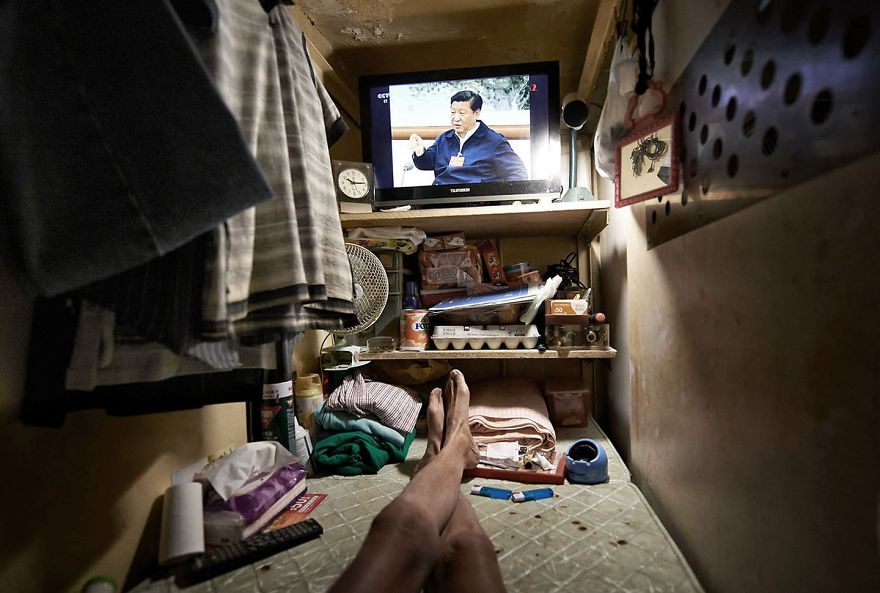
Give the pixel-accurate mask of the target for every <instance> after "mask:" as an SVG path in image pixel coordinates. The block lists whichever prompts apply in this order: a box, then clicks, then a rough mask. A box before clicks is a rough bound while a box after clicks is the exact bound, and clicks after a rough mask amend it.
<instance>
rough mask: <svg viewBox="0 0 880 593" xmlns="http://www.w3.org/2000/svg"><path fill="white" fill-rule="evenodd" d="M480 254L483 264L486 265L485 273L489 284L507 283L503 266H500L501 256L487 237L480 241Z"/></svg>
mask: <svg viewBox="0 0 880 593" xmlns="http://www.w3.org/2000/svg"><path fill="white" fill-rule="evenodd" d="M479 250H480V255H482V256H483V264H485V266H486V275H487V276H488V277H489V282H490V283H491V284H507V277H506V276H505V275H504V268H503V267H502V266H501V257H500V256H499V255H498V249H497V248H496V247H495V244H494V243H493V242H492V241H489V240H488V239H487V240H485V241H483V242H482V243H480V246H479Z"/></svg>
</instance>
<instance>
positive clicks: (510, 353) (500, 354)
mask: <svg viewBox="0 0 880 593" xmlns="http://www.w3.org/2000/svg"><path fill="white" fill-rule="evenodd" d="M616 356H617V350H615V349H614V348H609V349H607V350H545V351H544V352H539V351H538V350H537V349H534V348H523V349H516V350H503V349H499V350H469V349H464V350H453V349H448V350H424V351H421V352H409V351H406V352H402V351H396V352H362V353H361V360H427V359H445V360H452V359H459V358H541V359H544V360H549V359H554V360H559V359H564V358H565V359H575V358H614V357H616Z"/></svg>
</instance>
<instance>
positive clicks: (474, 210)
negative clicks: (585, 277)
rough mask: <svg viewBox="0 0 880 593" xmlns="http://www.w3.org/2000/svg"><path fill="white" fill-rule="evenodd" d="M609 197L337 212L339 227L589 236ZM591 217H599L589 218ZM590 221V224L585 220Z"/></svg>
mask: <svg viewBox="0 0 880 593" xmlns="http://www.w3.org/2000/svg"><path fill="white" fill-rule="evenodd" d="M610 206H611V203H610V202H609V201H608V200H589V201H586V202H563V203H557V204H552V203H551V204H519V205H514V206H474V207H470V208H429V209H425V210H406V211H399V212H371V213H365V214H340V215H339V217H340V219H341V221H342V228H344V229H351V228H356V227H378V226H412V227H416V228H419V229H421V230H423V231H425V232H426V233H429V234H430V233H444V232H452V231H463V232H464V234H465V236H467V237H468V238H472V237H473V238H496V237H540V236H545V235H549V236H554V235H555V236H584V235H586V236H588V238H592V237H593V236H595V235H596V233H598V232H599V231H601V230H602V228H604V227H605V225H606V224H607V216H608V208H609V207H610ZM591 217H593V218H595V219H598V220H593V221H591V220H590V219H591ZM588 222H589V224H588Z"/></svg>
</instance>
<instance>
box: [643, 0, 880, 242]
mask: <svg viewBox="0 0 880 593" xmlns="http://www.w3.org/2000/svg"><path fill="white" fill-rule="evenodd" d="M878 15H880V3H878V2H875V1H871V2H865V1H864V0H861V1H858V2H856V1H853V0H843V1H836V2H828V1H825V0H812V1H810V0H807V1H803V0H785V1H782V0H733V2H732V3H731V5H730V6H729V7H728V9H727V11H726V12H725V13H724V15H723V16H722V17H721V19H720V20H719V21H718V23H717V24H716V26H715V28H714V29H713V30H712V32H711V33H710V34H709V36H708V37H707V39H706V41H705V42H704V43H703V45H702V46H701V47H700V49H699V51H698V52H697V54H696V55H695V56H694V59H693V60H692V62H691V63H690V64H689V65H688V67H687V68H686V69H685V71H684V72H683V74H682V76H681V78H680V79H679V80H678V81H677V82H676V84H675V85H674V87H673V89H672V90H671V92H670V99H671V101H670V105H672V106H678V110H679V114H680V115H681V117H682V138H683V150H682V152H681V155H682V156H681V161H682V180H683V190H682V193H681V195H678V194H672V195H671V196H667V197H666V198H661V199H656V200H651V201H650V202H648V204H647V209H646V212H647V217H648V219H647V229H648V247H649V248H650V247H654V246H657V245H659V244H661V243H663V242H665V241H668V240H670V239H672V238H674V237H677V236H680V235H682V234H684V233H687V232H689V231H691V230H693V229H695V228H698V227H700V226H703V225H705V224H708V223H709V222H712V221H714V220H718V219H719V218H722V217H724V216H727V215H729V214H733V213H734V212H737V211H739V210H741V209H743V208H745V207H747V206H750V205H752V204H755V203H756V202H759V201H761V200H763V199H766V198H768V197H770V196H772V195H774V194H776V193H778V192H780V191H781V190H783V189H786V188H788V187H792V186H795V185H798V184H800V183H803V182H804V181H807V180H808V179H811V178H813V177H816V176H818V175H820V174H822V173H823V172H825V171H828V170H830V169H833V168H835V167H838V166H840V165H843V164H846V163H848V162H852V161H854V160H856V159H858V158H859V157H861V156H863V155H866V154H869V153H871V152H874V151H876V150H878V149H880V16H878ZM658 42H660V43H662V42H664V41H663V40H658ZM865 182H866V183H877V182H876V181H875V180H871V179H866V180H865ZM829 199H831V200H834V203H835V204H838V205H840V206H841V207H843V206H844V200H845V196H829Z"/></svg>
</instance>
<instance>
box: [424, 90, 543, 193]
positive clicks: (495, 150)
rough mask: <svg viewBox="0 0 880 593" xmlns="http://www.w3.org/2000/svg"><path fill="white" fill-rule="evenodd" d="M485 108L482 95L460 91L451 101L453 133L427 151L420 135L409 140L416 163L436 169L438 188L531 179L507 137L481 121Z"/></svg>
mask: <svg viewBox="0 0 880 593" xmlns="http://www.w3.org/2000/svg"><path fill="white" fill-rule="evenodd" d="M482 107H483V98H482V97H480V95H478V94H477V93H475V92H473V91H459V92H457V93H455V94H454V95H452V99H451V100H450V117H451V123H452V129H451V130H447V131H445V132H443V133H442V134H440V135H439V136H437V139H436V140H434V143H433V144H432V145H431V146H430V147H428V148H427V149H426V148H425V144H424V141H423V140H422V138H421V137H420V136H419V135H418V134H412V135H411V136H410V137H409V142H410V145H411V147H412V151H413V157H412V160H413V164H414V165H415V166H416V167H417V168H418V169H422V170H425V171H431V170H433V171H434V185H443V184H450V183H482V182H487V181H525V180H528V173H527V172H526V168H525V165H523V162H522V159H521V158H519V156H518V155H517V154H516V153H515V152H514V151H513V149H512V148H511V147H510V143H509V142H508V141H507V138H505V137H504V136H503V135H501V134H499V133H498V132H496V131H495V130H492V129H491V128H489V126H487V125H486V124H485V123H483V122H482V121H481V120H480V119H479V117H480V110H481V109H482Z"/></svg>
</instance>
